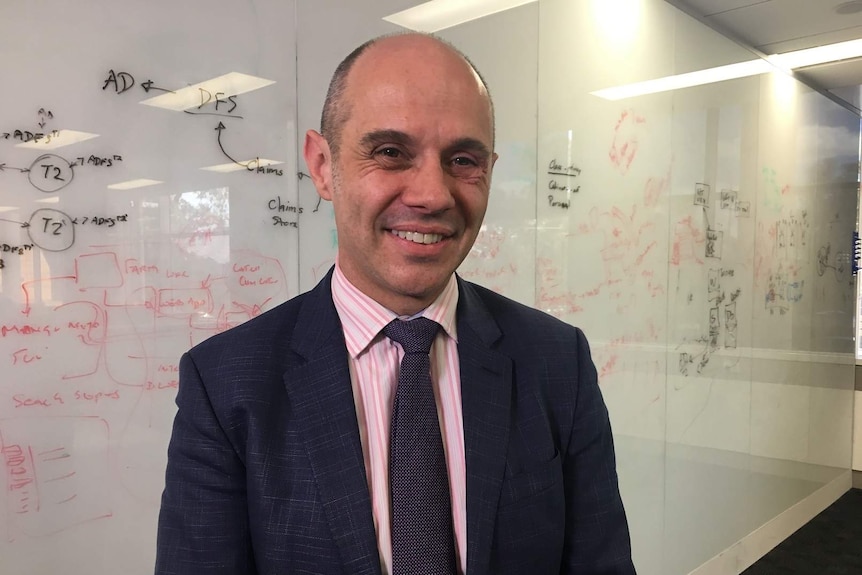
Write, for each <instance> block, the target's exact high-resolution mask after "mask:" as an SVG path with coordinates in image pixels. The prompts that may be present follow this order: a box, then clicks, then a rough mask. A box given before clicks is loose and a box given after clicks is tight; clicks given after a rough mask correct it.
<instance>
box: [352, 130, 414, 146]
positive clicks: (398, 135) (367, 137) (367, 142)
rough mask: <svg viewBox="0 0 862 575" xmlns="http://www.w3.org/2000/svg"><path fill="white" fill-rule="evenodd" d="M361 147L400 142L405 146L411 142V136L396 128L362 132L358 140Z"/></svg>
mask: <svg viewBox="0 0 862 575" xmlns="http://www.w3.org/2000/svg"><path fill="white" fill-rule="evenodd" d="M359 143H360V144H361V145H362V146H363V147H368V148H374V147H377V146H379V145H381V144H400V145H402V146H407V145H410V144H412V143H413V138H411V137H410V136H408V135H407V134H405V133H404V132H400V131H398V130H375V131H373V132H368V133H367V134H364V135H363V136H362V138H361V139H360V140H359Z"/></svg>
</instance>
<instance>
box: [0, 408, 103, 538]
mask: <svg viewBox="0 0 862 575" xmlns="http://www.w3.org/2000/svg"><path fill="white" fill-rule="evenodd" d="M108 441H109V429H108V424H107V422H106V421H105V420H103V419H101V418H98V417H31V418H20V419H5V420H0V458H2V461H3V468H4V469H3V477H4V483H5V486H6V489H4V493H5V494H6V497H5V501H4V502H3V504H4V506H5V508H6V517H7V533H8V538H9V540H10V541H15V540H16V539H17V538H20V537H44V536H46V535H52V534H54V533H59V532H61V531H65V530H67V529H70V528H73V527H75V526H76V525H80V524H82V523H86V522H89V521H93V520H96V519H101V518H105V517H110V516H111V513H112V512H111V501H110V489H109V465H108Z"/></svg>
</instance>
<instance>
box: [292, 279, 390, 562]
mask: <svg viewBox="0 0 862 575" xmlns="http://www.w3.org/2000/svg"><path fill="white" fill-rule="evenodd" d="M331 277H332V272H331V271H330V273H329V275H328V276H327V277H326V279H324V280H323V281H322V282H320V283H319V284H318V285H317V287H316V288H315V289H314V290H312V291H311V292H309V294H308V295H307V297H306V298H305V301H304V302H303V306H302V308H301V309H300V311H299V316H298V317H297V321H296V326H295V328H294V336H293V341H292V342H291V348H292V350H293V352H294V353H295V354H296V355H295V356H294V357H293V358H292V359H293V360H292V362H291V364H292V365H291V366H290V367H289V368H288V369H287V370H286V371H285V374H284V383H285V386H286V387H287V392H288V395H289V397H290V401H291V403H292V404H293V405H294V407H295V413H296V415H297V417H298V418H299V420H298V421H297V426H298V428H299V429H301V432H302V437H303V440H304V442H305V447H306V452H307V453H308V459H309V461H310V462H311V469H312V472H313V473H314V477H315V480H316V482H317V488H318V491H319V493H320V498H321V501H322V503H323V509H324V511H325V514H326V519H327V520H328V522H329V526H330V529H331V530H332V534H333V538H334V540H335V542H336V544H337V546H338V549H339V551H340V555H341V559H342V563H343V565H344V568H345V572H347V573H357V574H368V575H372V574H373V575H380V559H379V555H378V552H377V538H376V534H375V530H374V520H373V516H372V513H371V499H370V496H369V494H368V484H367V480H366V475H365V463H364V459H363V456H362V445H361V442H360V439H359V426H358V423H357V420H356V408H355V404H354V400H353V390H352V388H351V384H350V371H349V368H348V363H347V349H346V347H345V344H344V335H343V332H342V329H341V323H340V321H339V318H338V313H337V312H336V311H335V306H334V304H333V303H332V294H331V289H330V281H331Z"/></svg>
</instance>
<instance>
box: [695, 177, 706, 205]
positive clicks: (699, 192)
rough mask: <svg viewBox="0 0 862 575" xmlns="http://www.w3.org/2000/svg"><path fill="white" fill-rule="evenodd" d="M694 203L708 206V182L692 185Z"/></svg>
mask: <svg viewBox="0 0 862 575" xmlns="http://www.w3.org/2000/svg"><path fill="white" fill-rule="evenodd" d="M694 205H695V206H703V207H705V208H708V207H709V184H702V183H697V184H695V185H694Z"/></svg>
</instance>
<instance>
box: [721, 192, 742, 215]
mask: <svg viewBox="0 0 862 575" xmlns="http://www.w3.org/2000/svg"><path fill="white" fill-rule="evenodd" d="M737 195H738V192H737V191H736V190H721V209H722V210H730V209H733V210H736V198H737Z"/></svg>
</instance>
